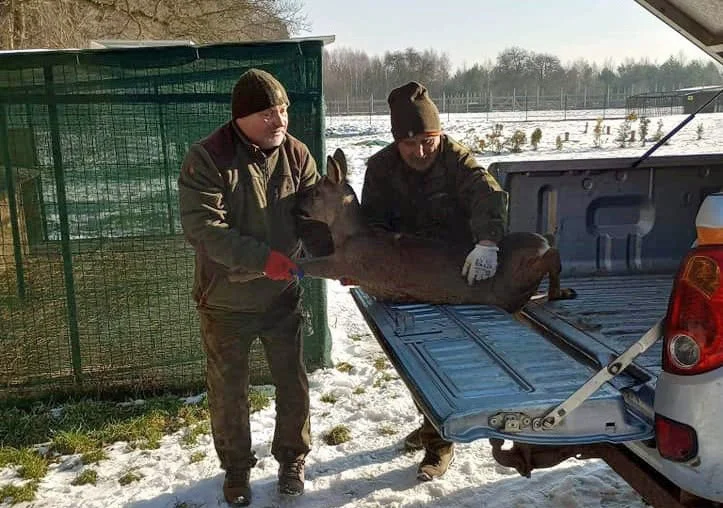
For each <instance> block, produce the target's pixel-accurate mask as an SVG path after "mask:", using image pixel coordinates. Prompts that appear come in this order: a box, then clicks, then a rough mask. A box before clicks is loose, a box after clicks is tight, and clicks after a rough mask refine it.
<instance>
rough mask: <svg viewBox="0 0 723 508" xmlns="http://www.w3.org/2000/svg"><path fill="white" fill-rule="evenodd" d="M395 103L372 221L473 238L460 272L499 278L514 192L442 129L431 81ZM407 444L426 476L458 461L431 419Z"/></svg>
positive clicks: (369, 204)
mask: <svg viewBox="0 0 723 508" xmlns="http://www.w3.org/2000/svg"><path fill="white" fill-rule="evenodd" d="M388 102H389V109H390V111H391V124H392V135H393V137H394V142H393V143H391V144H390V145H388V146H386V147H384V148H382V149H381V150H380V151H379V152H377V153H376V154H375V155H373V156H372V157H371V158H370V159H369V161H368V162H367V170H366V175H365V177H364V187H363V189H362V203H361V206H362V210H363V212H364V214H365V215H366V217H367V220H368V222H369V223H370V225H372V226H373V227H379V228H383V229H386V230H389V231H395V232H401V233H409V234H413V235H417V236H426V237H429V238H435V239H442V240H449V241H454V242H466V243H468V244H469V246H470V252H469V254H468V255H467V258H466V260H465V262H464V264H463V265H462V266H461V267H460V276H463V277H465V278H466V279H467V282H468V283H469V284H470V285H472V284H474V283H475V282H476V281H479V280H483V279H487V278H489V277H492V276H493V275H494V274H495V271H496V269H497V250H498V249H497V242H498V241H499V240H500V239H501V238H502V236H503V235H504V233H505V227H506V222H507V193H505V192H504V191H503V190H502V188H501V187H500V186H499V184H498V183H497V181H496V180H495V179H494V178H493V177H492V175H490V174H489V173H488V172H487V171H486V170H485V169H484V168H482V167H481V166H480V165H479V164H478V163H477V161H475V159H474V157H473V155H472V153H471V152H470V151H469V149H467V148H466V147H464V146H462V145H461V144H460V143H458V142H457V141H455V140H454V139H452V138H451V137H449V136H448V135H446V134H444V133H443V132H442V127H441V123H440V120H439V111H438V110H437V107H436V106H435V104H434V102H432V100H431V99H430V97H429V94H428V92H427V89H426V88H425V87H424V86H423V85H421V84H419V83H417V82H414V81H412V82H410V83H407V84H405V85H403V86H400V87H398V88H395V89H394V90H392V91H391V93H390V94H389V98H388ZM433 269H434V267H430V270H433ZM405 444H406V445H407V447H409V448H412V449H421V448H424V450H425V455H424V458H423V459H422V462H421V464H420V465H419V469H418V470H417V478H418V479H419V480H421V481H428V480H433V479H434V478H438V477H440V476H442V475H443V474H444V473H445V472H446V471H447V468H448V467H449V465H450V463H451V462H452V459H453V458H454V445H453V443H451V442H449V441H445V440H444V439H442V437H441V436H440V435H439V433H438V432H437V430H436V429H435V428H434V426H432V424H431V422H430V421H429V420H428V419H427V418H426V417H424V423H423V424H422V426H421V427H420V428H419V429H417V430H415V431H413V432H412V433H411V434H409V436H407V437H406V438H405Z"/></svg>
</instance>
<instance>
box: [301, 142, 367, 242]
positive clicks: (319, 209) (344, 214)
mask: <svg viewBox="0 0 723 508" xmlns="http://www.w3.org/2000/svg"><path fill="white" fill-rule="evenodd" d="M346 175H347V164H346V157H345V156H344V152H342V151H341V149H337V150H336V151H335V152H334V155H333V156H328V157H327V158H326V175H325V176H323V177H322V178H321V179H320V180H319V181H318V182H317V183H315V184H314V185H312V186H311V187H309V188H308V189H306V190H304V191H303V192H301V193H300V194H299V196H298V200H297V204H296V213H297V216H298V221H299V223H306V225H307V226H306V227H305V228H302V229H301V230H300V231H301V234H300V236H301V239H302V241H303V242H304V243H305V244H306V245H312V244H319V240H320V239H319V238H318V237H319V236H320V235H323V234H324V232H325V231H326V234H329V233H330V234H331V238H332V241H333V244H334V249H338V248H339V247H340V246H341V245H343V243H344V242H345V241H346V239H347V238H349V236H351V235H353V234H355V233H357V232H358V231H359V230H360V229H361V228H363V227H364V226H363V224H364V221H363V219H362V215H361V207H360V205H359V200H358V199H357V197H356V194H355V193H354V189H352V188H351V186H350V185H349V184H348V183H347V182H346ZM312 223H313V224H316V227H313V226H310V224H312ZM320 224H324V225H325V226H326V229H323V228H320V227H319V225H320ZM309 250H312V249H309ZM311 253H312V255H319V254H318V253H315V252H311ZM326 254H328V253H326Z"/></svg>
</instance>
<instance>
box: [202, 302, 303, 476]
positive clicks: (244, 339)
mask: <svg viewBox="0 0 723 508" xmlns="http://www.w3.org/2000/svg"><path fill="white" fill-rule="evenodd" d="M299 300H300V297H299V294H298V292H296V294H295V295H291V296H289V295H285V297H284V298H282V299H281V300H280V302H279V305H276V306H274V307H273V310H271V311H269V312H267V313H265V314H238V313H223V312H219V311H211V310H208V309H199V316H200V321H201V338H202V340H203V347H204V350H205V352H206V384H207V388H208V405H209V410H210V413H211V430H212V433H213V441H214V445H215V447H216V453H217V454H218V457H219V459H220V461H221V467H222V468H223V469H224V470H226V471H229V470H243V469H249V468H251V467H253V466H254V465H255V464H256V457H255V455H254V453H253V452H252V451H251V428H250V423H249V402H248V395H249V351H250V349H251V344H252V343H253V342H254V340H256V338H260V339H261V342H262V344H263V347H264V351H265V353H266V360H267V362H268V365H269V369H270V371H271V377H272V379H273V382H274V385H275V386H276V425H275V428H274V439H273V442H272V446H271V453H272V455H273V456H274V457H275V458H276V459H277V460H278V461H279V462H284V461H286V460H289V458H291V457H298V456H304V455H306V454H307V453H308V452H309V450H310V445H311V437H310V424H309V383H308V380H307V377H306V369H305V367H304V362H303V338H302V324H303V323H302V316H301V309H300V301H299Z"/></svg>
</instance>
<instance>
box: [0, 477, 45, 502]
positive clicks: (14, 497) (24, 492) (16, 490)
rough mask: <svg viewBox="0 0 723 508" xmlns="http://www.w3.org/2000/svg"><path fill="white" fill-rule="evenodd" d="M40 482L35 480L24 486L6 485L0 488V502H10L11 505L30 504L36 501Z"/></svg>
mask: <svg viewBox="0 0 723 508" xmlns="http://www.w3.org/2000/svg"><path fill="white" fill-rule="evenodd" d="M37 492H38V482H37V481H35V480H33V481H29V482H27V483H25V484H23V485H5V486H3V487H0V502H3V501H5V500H8V501H9V502H10V504H11V505H12V504H16V503H29V502H30V501H33V500H34V499H35V494H36V493H37Z"/></svg>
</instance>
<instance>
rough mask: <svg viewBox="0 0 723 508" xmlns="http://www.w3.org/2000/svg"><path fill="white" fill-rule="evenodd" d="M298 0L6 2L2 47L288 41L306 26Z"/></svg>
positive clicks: (0, 15) (0, 2) (0, 24)
mask: <svg viewBox="0 0 723 508" xmlns="http://www.w3.org/2000/svg"><path fill="white" fill-rule="evenodd" d="M306 26H307V22H306V18H305V16H304V15H303V13H302V12H301V4H300V3H299V1H298V0H189V1H185V2H179V1H177V0H0V30H2V33H3V34H4V37H3V40H2V47H4V48H7V49H20V48H35V47H48V48H63V47H65V48H67V47H85V46H87V45H88V41H89V40H90V39H146V40H153V39H186V40H188V39H191V40H194V41H195V42H199V43H206V42H222V41H245V40H268V39H284V38H288V37H289V36H290V35H292V34H294V33H298V32H300V31H302V30H303V29H304V28H306Z"/></svg>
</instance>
